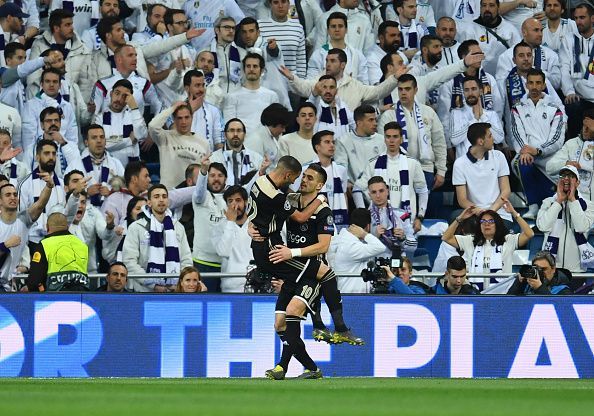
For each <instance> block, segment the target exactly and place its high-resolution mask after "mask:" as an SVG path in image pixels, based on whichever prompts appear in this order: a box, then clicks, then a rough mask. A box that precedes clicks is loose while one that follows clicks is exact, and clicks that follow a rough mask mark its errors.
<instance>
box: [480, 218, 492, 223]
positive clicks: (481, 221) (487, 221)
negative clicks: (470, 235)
mask: <svg viewBox="0 0 594 416" xmlns="http://www.w3.org/2000/svg"><path fill="white" fill-rule="evenodd" d="M479 222H480V223H481V224H495V220H493V219H491V220H480V221H479Z"/></svg>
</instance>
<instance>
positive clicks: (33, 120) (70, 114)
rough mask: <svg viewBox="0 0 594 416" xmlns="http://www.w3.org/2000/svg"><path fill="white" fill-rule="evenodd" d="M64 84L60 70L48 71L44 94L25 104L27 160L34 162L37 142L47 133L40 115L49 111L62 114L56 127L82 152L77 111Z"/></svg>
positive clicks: (51, 69) (42, 76)
mask: <svg viewBox="0 0 594 416" xmlns="http://www.w3.org/2000/svg"><path fill="white" fill-rule="evenodd" d="M60 84H61V75H60V72H59V71H58V70H56V69H53V68H50V69H46V70H44V71H43V73H42V75H41V91H39V93H37V94H36V95H35V97H34V98H32V99H30V100H28V101H27V102H26V103H25V108H24V111H23V117H22V119H23V129H22V141H23V149H26V153H25V155H24V157H25V160H28V161H31V160H32V159H33V156H34V155H33V149H34V147H35V142H36V141H37V140H39V137H41V136H42V135H43V133H44V132H45V131H46V129H44V127H43V126H44V121H43V118H40V115H41V114H43V111H44V110H45V109H47V108H49V107H52V108H53V109H54V110H56V112H58V113H59V114H58V115H59V117H58V120H57V124H56V126H57V128H58V129H57V131H58V133H59V135H60V137H62V140H64V141H66V142H68V143H72V144H73V145H74V146H75V147H76V148H77V150H78V124H77V122H76V116H75V114H74V108H73V107H72V105H71V104H70V103H69V102H68V101H66V100H65V99H64V97H62V94H60ZM52 127H55V126H52ZM60 144H62V143H60ZM62 167H63V168H64V167H65V166H62ZM61 173H63V172H61Z"/></svg>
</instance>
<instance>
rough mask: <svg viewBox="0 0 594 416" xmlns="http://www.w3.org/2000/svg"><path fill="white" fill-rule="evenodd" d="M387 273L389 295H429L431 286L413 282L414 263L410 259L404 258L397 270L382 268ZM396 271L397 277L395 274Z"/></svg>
mask: <svg viewBox="0 0 594 416" xmlns="http://www.w3.org/2000/svg"><path fill="white" fill-rule="evenodd" d="M382 269H384V270H385V272H386V279H385V281H386V283H387V284H388V293H396V294H398V295H425V294H427V293H429V290H430V288H429V286H427V285H426V284H424V283H423V282H417V281H416V280H411V275H412V263H411V261H410V260H409V259H408V257H403V258H402V265H401V266H400V267H399V268H397V269H392V268H390V267H388V266H382ZM393 270H395V271H396V273H397V275H395V274H394V272H393Z"/></svg>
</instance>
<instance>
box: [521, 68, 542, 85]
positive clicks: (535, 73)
mask: <svg viewBox="0 0 594 416" xmlns="http://www.w3.org/2000/svg"><path fill="white" fill-rule="evenodd" d="M530 76H539V77H541V78H542V82H545V81H546V79H547V78H546V76H545V73H544V72H542V70H540V69H538V68H530V69H529V70H528V71H527V72H526V79H528V77H530Z"/></svg>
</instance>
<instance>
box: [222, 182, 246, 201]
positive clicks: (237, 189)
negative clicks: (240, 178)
mask: <svg viewBox="0 0 594 416" xmlns="http://www.w3.org/2000/svg"><path fill="white" fill-rule="evenodd" d="M235 194H239V196H241V199H243V200H244V201H247V200H248V193H247V191H246V190H245V188H244V187H243V186H241V185H231V186H230V187H228V188H227V189H226V190H225V192H223V199H224V200H225V201H227V199H228V198H229V197H231V196H233V195H235Z"/></svg>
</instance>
